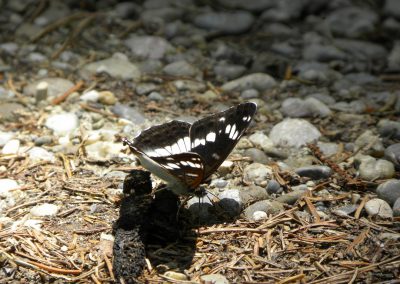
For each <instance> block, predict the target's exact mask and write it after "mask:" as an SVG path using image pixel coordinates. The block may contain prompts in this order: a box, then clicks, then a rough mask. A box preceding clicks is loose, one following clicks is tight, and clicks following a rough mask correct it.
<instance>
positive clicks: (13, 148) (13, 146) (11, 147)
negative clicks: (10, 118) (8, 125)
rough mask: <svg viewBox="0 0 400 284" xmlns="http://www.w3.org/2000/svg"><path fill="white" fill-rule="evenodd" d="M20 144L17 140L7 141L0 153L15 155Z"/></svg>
mask: <svg viewBox="0 0 400 284" xmlns="http://www.w3.org/2000/svg"><path fill="white" fill-rule="evenodd" d="M20 145H21V142H20V141H19V140H18V139H11V140H9V141H8V142H7V143H6V144H5V145H4V146H3V149H1V153H2V154H4V155H13V154H14V155H15V154H18V151H19V148H20Z"/></svg>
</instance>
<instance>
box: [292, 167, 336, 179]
mask: <svg viewBox="0 0 400 284" xmlns="http://www.w3.org/2000/svg"><path fill="white" fill-rule="evenodd" d="M295 172H296V173H297V174H298V175H299V176H302V177H309V178H312V179H314V180H318V179H323V178H328V177H330V176H331V174H332V170H331V168H330V167H327V166H319V165H311V166H306V167H301V168H297V169H295Z"/></svg>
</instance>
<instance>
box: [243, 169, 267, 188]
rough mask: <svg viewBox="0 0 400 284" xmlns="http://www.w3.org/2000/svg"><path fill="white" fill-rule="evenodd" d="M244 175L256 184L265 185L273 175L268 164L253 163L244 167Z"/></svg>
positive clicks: (246, 179)
mask: <svg viewBox="0 0 400 284" xmlns="http://www.w3.org/2000/svg"><path fill="white" fill-rule="evenodd" d="M243 177H244V180H245V181H247V182H254V183H255V184H256V185H261V186H265V185H267V182H268V179H270V178H271V177H272V170H271V168H270V167H268V166H266V165H263V164H260V163H253V164H250V165H248V166H246V167H245V168H244V170H243Z"/></svg>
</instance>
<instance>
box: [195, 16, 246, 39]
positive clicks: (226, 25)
mask: <svg viewBox="0 0 400 284" xmlns="http://www.w3.org/2000/svg"><path fill="white" fill-rule="evenodd" d="M253 22H254V16H253V15H252V14H251V13H249V12H246V11H238V12H206V13H203V14H200V15H197V16H195V17H194V19H193V23H194V24H195V25H196V26H197V27H199V28H202V29H206V30H209V31H219V32H222V33H224V34H238V33H242V32H245V31H247V30H248V29H249V28H250V27H251V25H252V24H253Z"/></svg>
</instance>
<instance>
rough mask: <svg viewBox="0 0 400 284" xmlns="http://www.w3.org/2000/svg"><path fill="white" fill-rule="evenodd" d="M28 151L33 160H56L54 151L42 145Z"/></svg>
mask: <svg viewBox="0 0 400 284" xmlns="http://www.w3.org/2000/svg"><path fill="white" fill-rule="evenodd" d="M27 153H28V155H29V159H31V160H32V161H50V162H55V161H56V157H55V156H54V154H53V153H51V152H49V151H47V150H46V149H44V148H41V147H33V148H31V149H30V150H29V151H28V152H27Z"/></svg>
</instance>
